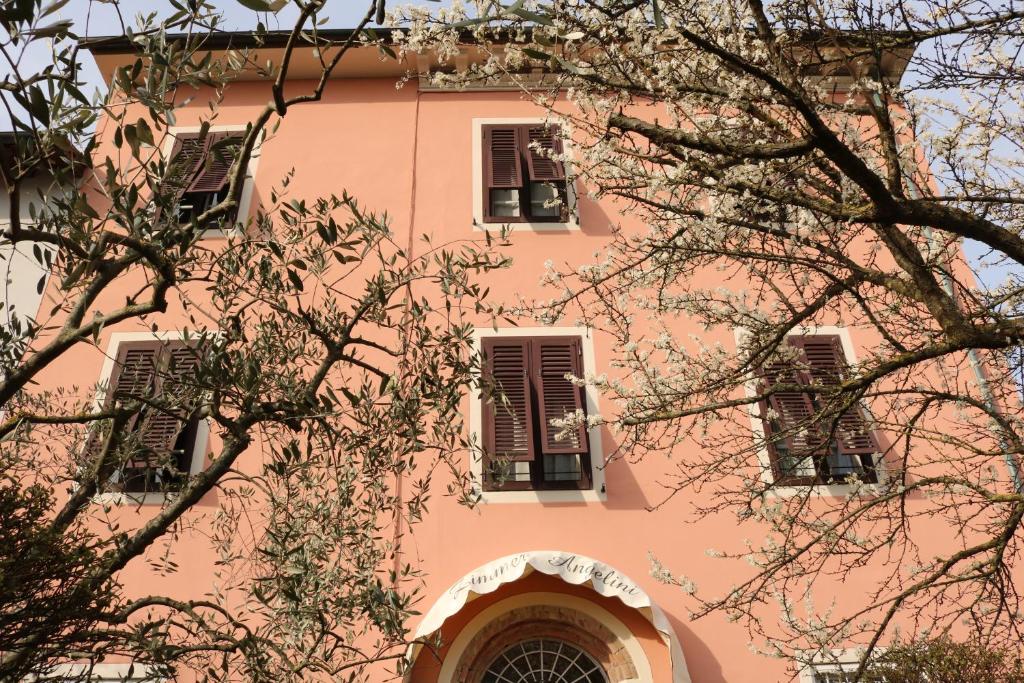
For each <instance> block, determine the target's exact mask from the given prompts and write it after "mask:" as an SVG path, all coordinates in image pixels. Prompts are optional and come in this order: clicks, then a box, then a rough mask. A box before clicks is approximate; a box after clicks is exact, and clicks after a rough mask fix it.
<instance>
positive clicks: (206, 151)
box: [168, 132, 243, 223]
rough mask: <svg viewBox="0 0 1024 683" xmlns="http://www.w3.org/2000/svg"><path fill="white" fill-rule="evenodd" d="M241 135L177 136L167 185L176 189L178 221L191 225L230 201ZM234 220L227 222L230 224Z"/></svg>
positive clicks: (231, 217) (230, 218)
mask: <svg viewBox="0 0 1024 683" xmlns="http://www.w3.org/2000/svg"><path fill="white" fill-rule="evenodd" d="M242 136H243V134H242V133H230V132H226V133H207V134H206V135H205V136H200V134H198V133H178V134H177V136H176V137H175V140H174V147H173V148H172V149H171V155H170V159H171V162H170V163H171V169H170V171H169V172H168V183H169V184H170V185H171V187H172V188H173V189H174V192H175V193H176V194H175V199H176V201H177V205H178V220H179V221H180V222H182V223H189V222H191V221H193V220H195V219H196V218H198V217H199V216H201V215H202V214H203V212H204V211H206V210H208V209H210V208H212V207H214V206H216V205H217V204H218V203H219V202H221V201H223V200H224V199H225V198H226V197H227V192H228V184H229V183H228V180H229V175H230V172H231V166H232V164H234V162H235V157H236V156H237V154H238V149H239V146H240V145H241V142H242ZM234 219H235V216H228V217H226V218H224V222H231V221H233V220H234Z"/></svg>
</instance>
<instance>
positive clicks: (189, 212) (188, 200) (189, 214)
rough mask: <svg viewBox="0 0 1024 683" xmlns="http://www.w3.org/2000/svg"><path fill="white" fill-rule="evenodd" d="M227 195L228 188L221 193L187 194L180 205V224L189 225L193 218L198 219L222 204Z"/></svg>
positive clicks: (182, 197) (183, 196)
mask: <svg viewBox="0 0 1024 683" xmlns="http://www.w3.org/2000/svg"><path fill="white" fill-rule="evenodd" d="M227 194H228V189H227V188H226V187H225V188H224V189H223V190H221V191H220V192H186V193H185V194H183V195H182V196H181V202H180V203H179V204H178V222H179V223H188V222H190V221H191V220H192V219H193V218H198V217H199V216H201V215H202V214H203V213H204V212H206V211H209V210H210V209H212V208H213V207H215V206H217V204H219V203H220V202H222V201H223V200H224V198H225V197H227Z"/></svg>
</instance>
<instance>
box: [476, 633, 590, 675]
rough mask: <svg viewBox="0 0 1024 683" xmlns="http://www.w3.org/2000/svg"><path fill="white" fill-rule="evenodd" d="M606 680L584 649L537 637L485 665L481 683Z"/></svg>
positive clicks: (507, 650) (510, 649) (517, 645)
mask: <svg viewBox="0 0 1024 683" xmlns="http://www.w3.org/2000/svg"><path fill="white" fill-rule="evenodd" d="M556 680H557V681H565V682H566V683H606V682H607V681H608V677H607V675H606V674H605V672H604V670H603V669H602V668H601V665H600V664H598V663H597V662H596V661H594V659H593V657H591V656H590V655H589V654H587V653H586V652H584V651H583V650H581V649H579V648H578V647H575V646H574V645H570V644H569V643H565V642H562V641H560V640H549V639H536V640H527V641H526V642H523V643H518V644H516V645H513V646H512V647H510V648H508V649H506V650H505V651H504V652H502V653H501V654H499V655H498V656H497V658H495V660H494V661H493V662H491V664H490V665H489V666H488V667H487V671H486V672H485V673H484V675H483V678H482V679H481V683H529V682H531V681H556Z"/></svg>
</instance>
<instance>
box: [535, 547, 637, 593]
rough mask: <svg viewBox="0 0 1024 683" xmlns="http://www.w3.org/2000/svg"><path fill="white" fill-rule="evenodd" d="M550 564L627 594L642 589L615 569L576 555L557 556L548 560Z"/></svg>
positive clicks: (565, 571)
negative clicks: (584, 559) (583, 559)
mask: <svg viewBox="0 0 1024 683" xmlns="http://www.w3.org/2000/svg"><path fill="white" fill-rule="evenodd" d="M548 564H550V565H551V566H553V567H560V568H561V569H562V573H568V574H574V575H576V576H585V577H587V578H589V579H591V580H592V581H596V582H600V583H601V584H603V585H605V586H607V587H608V588H611V589H613V590H616V591H619V592H621V593H625V594H627V595H637V594H638V593H640V589H639V588H637V587H636V585H634V584H632V583H630V582H629V581H627V580H626V579H625V578H623V576H622V575H621V574H619V573H618V572H617V571H615V570H614V569H610V568H608V567H607V566H605V565H601V564H598V563H597V562H587V561H580V560H579V559H577V557H576V555H564V556H562V555H559V556H555V557H552V558H551V559H550V560H548Z"/></svg>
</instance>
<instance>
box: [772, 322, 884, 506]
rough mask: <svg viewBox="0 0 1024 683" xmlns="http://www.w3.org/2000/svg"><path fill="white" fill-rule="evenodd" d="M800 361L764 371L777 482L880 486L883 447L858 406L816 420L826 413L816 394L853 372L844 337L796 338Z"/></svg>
mask: <svg viewBox="0 0 1024 683" xmlns="http://www.w3.org/2000/svg"><path fill="white" fill-rule="evenodd" d="M787 343H788V344H789V345H790V346H792V347H794V348H795V349H797V359H796V361H795V362H784V363H783V362H780V363H775V364H772V365H769V366H767V367H765V368H763V369H762V371H761V391H762V392H764V391H770V390H774V391H772V393H771V394H770V395H769V396H768V398H767V400H765V401H762V402H761V405H760V409H761V419H762V421H763V423H764V426H765V436H766V438H767V441H768V453H769V457H770V458H771V463H772V469H773V471H774V474H775V483H777V484H782V485H795V486H800V485H813V484H836V483H843V482H844V481H845V480H846V479H847V478H848V477H851V476H857V477H859V478H860V479H861V480H862V481H867V482H875V481H877V473H876V469H875V462H874V457H875V454H876V453H878V451H879V448H878V443H877V441H876V439H875V436H874V434H873V433H872V431H871V429H870V428H869V426H868V420H867V415H866V414H865V412H864V409H863V408H862V407H861V406H859V405H854V406H853V407H851V408H850V409H848V410H846V412H844V413H842V414H841V415H840V417H839V419H838V420H837V421H836V422H837V424H836V425H835V428H834V429H832V428H831V427H832V424H831V423H832V422H833V420H821V421H820V422H816V421H815V416H816V415H817V414H818V413H819V411H820V410H821V409H822V406H821V403H820V402H821V400H822V399H821V398H820V396H819V394H818V393H816V392H808V391H805V390H802V389H801V387H807V386H814V387H817V388H819V389H821V388H826V389H827V388H828V387H830V386H835V385H836V384H838V383H839V382H840V381H841V380H842V378H843V377H844V376H845V375H846V373H847V372H848V369H849V366H848V365H847V362H846V354H845V353H844V352H843V347H842V343H841V341H840V338H839V335H792V336H790V337H787Z"/></svg>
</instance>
